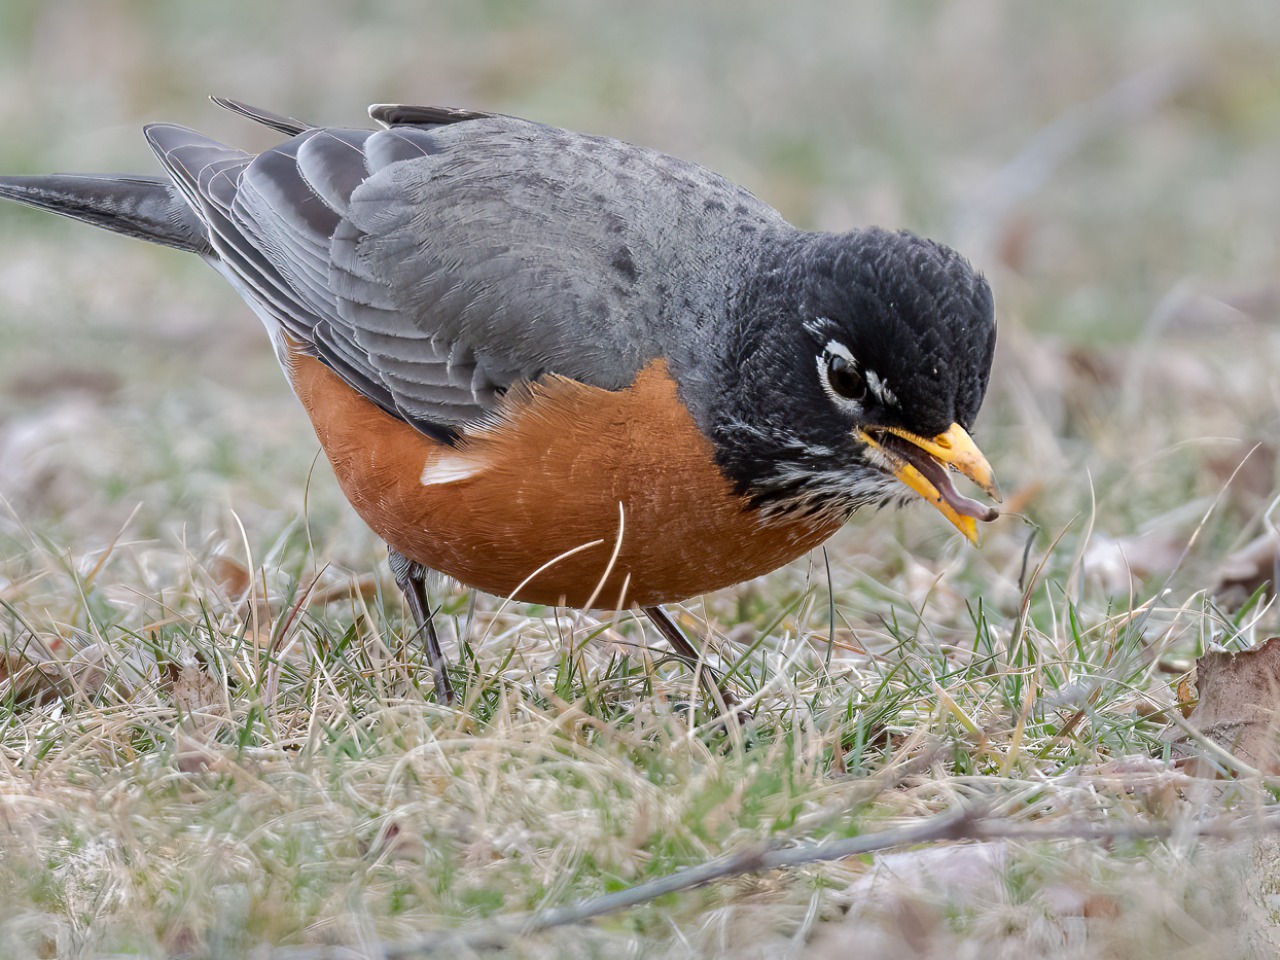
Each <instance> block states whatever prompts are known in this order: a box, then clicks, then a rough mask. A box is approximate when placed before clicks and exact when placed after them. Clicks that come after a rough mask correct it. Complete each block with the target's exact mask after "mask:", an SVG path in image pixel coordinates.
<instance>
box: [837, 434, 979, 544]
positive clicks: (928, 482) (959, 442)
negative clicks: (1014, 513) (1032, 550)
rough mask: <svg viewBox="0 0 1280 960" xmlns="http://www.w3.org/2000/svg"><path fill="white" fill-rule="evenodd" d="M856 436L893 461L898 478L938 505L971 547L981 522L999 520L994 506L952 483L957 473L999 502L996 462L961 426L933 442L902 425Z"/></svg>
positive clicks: (892, 466)
mask: <svg viewBox="0 0 1280 960" xmlns="http://www.w3.org/2000/svg"><path fill="white" fill-rule="evenodd" d="M857 433H858V437H859V439H861V440H862V442H863V443H865V444H866V445H867V446H869V447H871V448H872V449H873V450H877V451H879V452H880V454H881V455H882V456H883V457H884V458H885V459H886V460H887V461H888V462H889V467H890V469H891V470H892V471H893V475H894V476H895V477H897V478H898V479H899V480H900V481H902V482H903V483H904V484H906V485H907V486H908V487H910V488H911V489H912V490H914V491H915V492H916V493H918V494H919V495H920V496H921V497H923V498H924V499H925V500H928V501H929V502H930V503H932V504H933V505H934V506H935V507H937V508H938V512H939V513H941V514H942V515H943V516H944V517H946V518H947V519H948V520H950V521H951V523H952V525H953V526H955V528H956V529H957V530H959V531H960V532H961V533H963V534H964V535H965V537H966V538H967V539H968V541H969V542H970V543H973V544H976V543H977V542H978V521H979V520H981V521H983V522H987V521H991V520H994V519H995V518H996V517H998V516H1000V511H999V510H997V509H996V508H995V507H992V506H988V505H986V504H982V503H978V502H977V501H976V500H970V499H969V498H968V497H963V496H961V495H960V494H959V493H958V492H957V491H956V488H955V487H954V486H953V485H952V483H951V477H950V475H949V473H948V471H949V470H955V471H956V472H957V473H962V474H964V475H965V476H966V477H968V478H969V479H970V480H972V481H973V482H974V483H976V484H977V485H978V486H979V487H981V488H982V489H983V490H984V491H986V493H987V495H988V496H990V497H991V498H992V499H993V500H995V501H996V502H997V503H999V502H1000V489H999V488H998V487H997V486H996V478H995V474H994V473H993V472H992V470H991V464H989V463H987V458H986V457H984V456H983V455H982V451H981V450H979V449H978V445H977V444H976V443H974V442H973V438H972V437H970V436H969V434H968V433H967V432H966V431H965V429H964V427H962V426H960V424H958V423H953V424H952V425H951V426H949V427H948V428H947V429H946V430H945V431H944V432H942V433H940V434H938V435H937V436H936V437H933V438H932V439H930V438H928V437H921V436H918V435H917V434H914V433H909V432H907V431H906V430H900V429H898V428H897V427H870V428H868V429H866V430H858V431H857Z"/></svg>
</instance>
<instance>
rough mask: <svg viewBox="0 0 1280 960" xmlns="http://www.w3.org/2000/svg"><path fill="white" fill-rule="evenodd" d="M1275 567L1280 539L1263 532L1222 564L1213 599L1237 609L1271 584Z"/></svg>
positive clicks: (1277, 565)
mask: <svg viewBox="0 0 1280 960" xmlns="http://www.w3.org/2000/svg"><path fill="white" fill-rule="evenodd" d="M1278 567H1280V537H1277V536H1276V535H1275V534H1274V533H1271V532H1267V533H1264V534H1263V535H1262V536H1260V537H1258V538H1257V539H1256V540H1252V541H1250V542H1249V543H1247V544H1246V545H1245V546H1243V547H1241V548H1240V549H1239V550H1237V551H1236V552H1235V553H1232V554H1228V555H1227V557H1226V558H1225V559H1224V560H1223V561H1222V563H1221V564H1220V565H1219V567H1218V573H1217V576H1216V577H1215V582H1214V586H1213V596H1214V597H1215V598H1216V599H1218V600H1220V601H1222V602H1223V603H1224V604H1227V605H1235V606H1239V605H1240V604H1242V603H1244V602H1245V601H1246V600H1247V599H1249V597H1251V596H1252V595H1253V594H1254V592H1255V591H1256V590H1257V589H1258V588H1259V587H1262V586H1267V585H1269V584H1272V583H1274V582H1275V578H1276V569H1277V568H1278ZM1268 592H1269V593H1270V592H1272V590H1268Z"/></svg>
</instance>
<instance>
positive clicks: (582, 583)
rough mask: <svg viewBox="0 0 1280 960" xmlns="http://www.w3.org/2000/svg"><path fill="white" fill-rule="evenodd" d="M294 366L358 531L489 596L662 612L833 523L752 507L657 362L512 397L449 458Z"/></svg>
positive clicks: (791, 552) (791, 553)
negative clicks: (619, 378)
mask: <svg viewBox="0 0 1280 960" xmlns="http://www.w3.org/2000/svg"><path fill="white" fill-rule="evenodd" d="M290 367H291V370H290V373H291V379H292V381H293V387H294V390H295V391H296V392H297V394H298V397H299V398H300V399H301V400H302V403H303V405H304V406H305V407H306V409H307V412H308V413H309V414H310V416H311V422H312V424H313V425H314V426H315V430H316V435H317V436H318V437H319V438H320V444H321V446H322V447H323V448H324V450H325V453H326V454H327V455H328V457H329V462H330V463H331V464H332V465H333V470H334V473H335V474H336V475H337V477H338V482H339V483H340V484H341V485H342V489H343V491H344V492H345V493H346V495H347V499H349V500H350V501H351V504H352V506H354V507H355V509H356V511H357V512H358V513H359V514H360V516H361V517H362V518H363V519H364V521H365V522H366V523H368V524H369V526H370V527H371V528H373V530H374V532H376V533H377V534H378V535H379V536H380V537H382V538H383V539H384V540H386V541H387V543H389V544H390V545H391V546H392V547H394V548H395V549H396V550H398V551H400V552H401V553H402V554H404V555H405V556H406V557H408V558H409V559H410V560H414V561H416V562H418V563H421V564H423V565H424V566H427V567H430V568H432V569H434V570H439V571H440V572H442V573H445V574H448V575H449V576H451V577H454V578H456V579H457V580H460V581H461V582H462V583H464V584H467V585H468V586H472V587H476V588H478V589H481V590H484V591H486V592H488V593H492V594H497V595H499V596H512V597H514V598H515V599H517V600H523V601H527V602H532V603H548V604H566V605H568V606H575V607H583V606H593V607H600V608H606V609H612V608H619V607H628V606H633V605H637V606H648V605H651V604H658V603H668V602H672V601H676V600H681V599H684V598H686V597H691V596H696V595H698V594H702V593H708V592H710V591H712V590H718V589H720V588H722V587H727V586H730V585H731V584H734V583H739V582H741V581H743V580H749V579H751V578H752V577H756V576H759V575H761V574H763V573H767V572H768V571H770V570H773V569H774V568H776V567H778V566H780V565H782V564H784V563H786V562H788V561H789V560H793V559H795V558H796V557H798V556H800V555H801V554H803V553H805V552H807V551H808V550H811V549H812V548H813V547H815V546H817V545H818V544H820V543H821V542H822V541H823V540H825V539H826V538H827V537H829V536H830V535H831V534H832V533H834V532H835V531H836V529H837V528H838V527H839V523H838V522H834V521H832V520H829V519H828V520H808V521H804V522H801V523H798V524H797V523H795V522H788V523H781V524H780V523H777V522H776V521H775V522H773V523H765V522H762V521H761V518H760V516H759V514H758V512H755V511H751V510H748V509H747V506H746V503H745V501H744V499H743V498H741V497H739V496H737V495H736V494H735V493H734V492H733V489H732V486H731V485H730V483H729V482H728V480H726V479H725V478H724V476H723V475H722V474H721V473H720V471H719V469H718V468H717V467H716V466H715V462H714V458H713V451H712V447H711V444H710V441H708V440H707V439H706V437H704V436H703V435H702V434H701V433H700V432H699V430H698V429H697V426H696V425H695V424H694V422H693V419H692V418H691V417H690V415H689V412H688V410H686V409H685V407H684V406H683V405H682V404H681V403H680V402H679V400H678V399H677V396H676V386H675V383H674V381H673V380H672V379H671V376H670V374H669V373H668V371H667V368H666V365H665V363H663V362H661V361H655V362H654V363H651V364H650V365H649V366H647V367H646V368H645V369H644V370H643V371H641V373H640V375H639V376H638V377H637V378H636V381H635V383H633V384H632V385H631V386H630V387H628V388H627V389H625V390H619V391H610V390H602V389H599V388H597V387H589V386H586V385H584V384H581V383H578V382H576V381H573V380H567V379H564V378H556V377H553V378H550V379H548V380H546V381H545V382H541V383H538V384H536V385H534V386H532V387H531V388H530V389H529V390H527V391H512V393H511V394H509V395H508V398H507V400H506V408H505V410H504V411H503V416H502V417H501V419H499V420H497V421H495V422H494V424H492V425H490V426H486V427H484V428H482V429H478V430H476V431H474V432H471V433H469V434H468V436H467V437H466V439H465V440H464V441H463V442H462V443H461V444H459V445H457V446H454V447H450V446H447V445H445V444H440V443H437V442H435V441H433V440H432V439H430V438H429V437H426V436H424V435H423V434H421V433H419V432H418V431H417V430H415V429H414V428H413V427H411V426H409V425H408V424H407V423H404V422H403V421H401V420H398V419H396V418H395V417H392V416H389V415H388V414H386V413H384V412H383V411H382V410H381V409H379V408H378V407H377V406H376V405H375V404H373V403H371V402H369V401H368V400H366V399H365V398H364V397H363V396H361V395H360V394H359V393H357V392H356V391H355V390H353V389H351V387H349V386H347V385H346V384H345V383H344V382H343V381H342V380H340V379H339V378H338V377H337V375H336V374H334V373H333V372H332V371H331V370H329V368H328V367H326V366H324V365H323V364H322V363H320V362H319V361H318V360H316V359H314V358H313V357H309V356H305V355H300V354H299V355H295V356H294V357H293V358H291V364H290ZM424 480H426V481H428V482H426V483H424Z"/></svg>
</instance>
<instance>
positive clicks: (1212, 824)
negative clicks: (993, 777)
mask: <svg viewBox="0 0 1280 960" xmlns="http://www.w3.org/2000/svg"><path fill="white" fill-rule="evenodd" d="M1272 830H1280V804H1277V805H1272V806H1268V807H1264V808H1263V811H1262V812H1261V813H1259V814H1250V815H1243V816H1222V817H1214V818H1211V819H1208V820H1200V821H1182V822H1163V823H1091V822H1088V821H1083V820H1079V819H1066V820H1061V821H1051V822H1040V823H1018V822H1015V821H1010V820H1007V819H1004V818H995V817H986V816H984V815H982V814H981V813H975V812H973V811H966V810H963V809H955V810H950V811H947V812H946V813H942V814H938V815H937V816H934V817H931V818H929V819H927V820H925V821H923V822H919V823H913V824H910V825H907V826H901V827H895V828H893V829H890V830H882V831H880V832H878V833H868V834H864V835H862V836H858V837H846V838H842V839H839V840H825V841H821V842H817V843H802V844H795V845H791V846H785V847H780V846H776V845H775V846H763V845H760V846H755V847H750V848H747V849H744V850H740V851H738V852H736V853H732V854H729V855H728V856H724V857H719V858H717V859H715V860H710V861H708V862H706V863H703V864H699V865H698V866H695V867H689V868H687V869H684V870H679V871H677V872H675V873H671V874H667V875H666V876H663V877H658V878H656V879H654V880H649V881H647V882H645V883H640V884H637V885H636V886H634V887H631V888H629V889H627V890H619V891H618V892H616V893H608V894H605V895H604V896H601V897H595V898H593V899H591V900H584V901H583V902H581V903H576V904H572V905H570V906H567V907H555V908H552V909H550V910H542V911H539V912H538V913H534V914H530V915H527V916H516V917H502V918H499V919H497V920H494V921H490V922H487V923H485V924H482V925H476V926H475V927H472V928H469V929H466V928H464V929H461V930H450V931H442V932H437V933H431V934H428V935H426V936H424V937H421V938H419V939H417V940H412V941H406V942H403V943H396V944H384V945H383V946H382V947H381V953H380V954H374V956H381V957H382V958H384V960H409V958H413V957H426V956H431V955H433V954H439V953H444V952H449V953H456V952H457V951H459V950H485V949H494V948H498V947H503V946H505V945H507V944H509V943H510V942H511V941H512V940H513V939H515V938H517V937H522V936H528V935H530V934H533V933H538V932H541V931H544V930H549V929H551V928H553V927H562V926H567V925H569V924H575V923H582V922H584V921H587V920H591V919H594V918H596V917H600V916H603V915H605V914H608V913H615V912H617V911H619V910H626V909H629V908H631V907H636V906H639V905H641V904H644V903H649V902H650V901H653V900H656V899H657V898H659V897H662V896H665V895H667V894H669V893H676V892H678V891H681V890H690V889H692V888H694V887H700V886H703V885H704V884H707V883H711V882H712V881H715V880H724V879H727V878H730V877H738V876H742V875H743V874H748V873H762V872H764V871H767V870H778V869H783V868H787V867H800V866H805V865H807V864H811V863H820V862H824V861H830V860H844V859H847V858H849V857H857V856H864V855H866V854H869V853H877V852H879V851H882V850H889V849H893V848H896V847H909V846H916V845H918V844H923V843H940V842H943V841H957V840H978V841H991V840H1003V841H1019V842H1023V843H1046V842H1054V841H1063V840H1085V841H1093V842H1099V841H1107V842H1115V841H1133V840H1159V839H1164V838H1166V837H1169V836H1172V835H1173V834H1175V833H1176V834H1178V835H1180V836H1200V837H1220V838H1233V837H1241V836H1248V835H1250V834H1257V833H1260V832H1262V831H1272ZM271 956H272V957H273V958H274V960H339V958H343V960H345V958H350V957H355V956H366V954H358V953H354V952H352V951H351V950H350V949H349V948H345V947H294V948H289V949H287V950H279V951H275V952H273V953H272V954H271Z"/></svg>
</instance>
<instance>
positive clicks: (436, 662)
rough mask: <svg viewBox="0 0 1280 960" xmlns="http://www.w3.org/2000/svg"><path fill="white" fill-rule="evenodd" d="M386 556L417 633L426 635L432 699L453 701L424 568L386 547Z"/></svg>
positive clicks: (451, 686)
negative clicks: (433, 619) (433, 618)
mask: <svg viewBox="0 0 1280 960" xmlns="http://www.w3.org/2000/svg"><path fill="white" fill-rule="evenodd" d="M387 560H388V561H389V562H390V565H391V575H392V576H393V577H395V579H396V586H397V587H399V588H400V592H401V593H403V594H404V599H405V602H406V603H408V604H409V612H410V613H411V614H413V623H414V626H416V627H417V628H418V633H420V634H424V635H425V637H426V642H427V664H428V665H429V666H430V667H431V673H432V680H433V681H434V682H435V687H436V699H437V700H439V701H440V702H441V703H453V684H451V683H450V682H449V674H448V672H447V671H446V667H447V666H448V664H447V662H446V661H445V658H444V651H443V650H441V649H440V638H439V637H437V636H436V625H435V623H434V622H433V621H432V619H431V607H430V605H428V603H427V585H426V582H425V581H426V574H427V571H426V569H425V568H424V567H423V566H422V565H421V564H417V563H414V562H413V561H411V560H409V559H408V558H407V557H405V556H404V555H403V554H401V553H397V552H396V551H395V550H393V549H391V548H390V547H388V548H387Z"/></svg>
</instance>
